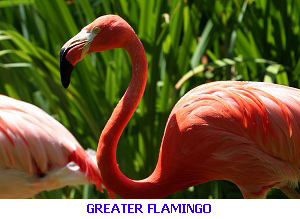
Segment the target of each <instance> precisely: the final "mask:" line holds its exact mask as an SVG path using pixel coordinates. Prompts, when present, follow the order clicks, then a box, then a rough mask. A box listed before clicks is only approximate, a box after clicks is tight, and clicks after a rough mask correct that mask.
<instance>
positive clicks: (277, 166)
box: [159, 81, 300, 198]
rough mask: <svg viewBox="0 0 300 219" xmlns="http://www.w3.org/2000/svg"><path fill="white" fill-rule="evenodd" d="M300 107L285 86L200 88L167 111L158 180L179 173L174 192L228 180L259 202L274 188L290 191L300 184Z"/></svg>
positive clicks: (244, 84) (237, 84) (239, 84)
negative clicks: (209, 182) (161, 176)
mask: <svg viewBox="0 0 300 219" xmlns="http://www.w3.org/2000/svg"><path fill="white" fill-rule="evenodd" d="M299 106H300V92H299V90H298V89H294V88H290V87H286V86H281V85H276V84H269V83H262V82H232V81H226V82H213V83H209V84H205V85H202V86H199V87H197V88H195V89H193V90H191V91H190V92H188V93H187V94H186V95H185V96H184V97H183V98H182V99H181V100H180V101H179V102H178V103H177V104H176V106H175V107H174V109H173V110H172V112H171V115H170V117H169V121H168V123H167V127H166V130H165V136H164V139H163V146H162V148H161V152H160V156H161V158H160V159H159V160H164V163H162V164H160V166H161V169H162V170H161V171H164V170H165V172H166V173H164V174H161V175H170V174H172V173H178V172H180V173H181V175H183V176H184V177H183V178H184V179H182V185H181V187H180V188H179V190H180V189H183V188H186V187H188V186H191V185H195V184H199V183H204V182H207V181H211V180H229V181H231V182H234V183H235V184H236V185H238V186H239V188H240V189H241V191H242V192H243V194H244V197H252V198H253V197H254V198H264V197H265V196H266V194H267V191H268V190H270V189H271V188H273V187H277V188H282V187H285V186H288V187H291V188H294V187H296V186H297V185H298V181H299V180H300V170H299V168H300V143H299V142H300V141H299V140H300V139H299V138H300V137H299V135H300V132H299V127H300V107H299ZM174 136H177V137H176V138H174ZM170 169H171V170H173V171H170ZM168 170H169V171H168ZM174 175H175V174H174ZM173 178H174V180H176V182H177V183H178V184H179V185H180V183H179V182H180V179H178V177H177V178H176V175H175V177H173ZM175 178H176V179H175Z"/></svg>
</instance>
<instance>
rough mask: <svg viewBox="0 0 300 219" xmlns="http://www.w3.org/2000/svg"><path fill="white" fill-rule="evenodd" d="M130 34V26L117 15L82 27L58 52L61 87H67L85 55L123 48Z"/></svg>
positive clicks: (132, 32) (102, 18)
mask: <svg viewBox="0 0 300 219" xmlns="http://www.w3.org/2000/svg"><path fill="white" fill-rule="evenodd" d="M132 34H134V31H133V29H132V28H131V27H130V25H129V24H128V23H127V22H126V21H125V20H123V19H122V18H121V17H119V16H117V15H105V16H101V17H99V18H97V19H96V20H94V21H93V22H92V23H90V24H89V25H87V26H86V27H84V28H83V29H82V30H81V31H80V32H79V33H78V34H77V35H76V36H74V37H73V38H71V39H70V40H69V41H68V42H66V43H65V45H64V46H63V47H62V48H61V50H60V75H61V82H62V84H63V86H64V87H65V88H67V87H68V86H69V84H70V79H71V73H72V71H73V69H74V67H75V65H76V64H77V63H78V62H79V61H81V60H82V59H83V57H84V56H85V55H86V54H90V53H94V52H102V51H105V50H111V49H115V48H124V47H126V44H128V42H129V41H130V39H131V38H132V37H131V36H133V35H132ZM134 35H135V34H134Z"/></svg>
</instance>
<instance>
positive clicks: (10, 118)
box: [0, 95, 113, 198]
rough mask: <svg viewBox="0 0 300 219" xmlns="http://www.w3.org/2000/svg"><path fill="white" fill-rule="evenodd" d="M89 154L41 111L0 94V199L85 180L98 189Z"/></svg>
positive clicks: (97, 175) (84, 182) (83, 182)
mask: <svg viewBox="0 0 300 219" xmlns="http://www.w3.org/2000/svg"><path fill="white" fill-rule="evenodd" d="M92 157H93V154H91V155H88V154H87V153H86V151H85V150H84V149H83V148H82V147H81V146H80V144H79V143H78V142H77V140H76V139H75V138H74V137H73V135H72V134H71V133H70V132H69V131H68V130H67V129H66V128H65V127H64V126H63V125H61V124H60V123H59V122H58V121H56V120H55V119H54V118H52V117H51V116H49V115H48V114H47V113H45V112H44V111H43V110H41V109H39V108H38V107H36V106H34V105H31V104H29V103H25V102H22V101H19V100H15V99H13V98H10V97H7V96H4V95H0V198H29V197H32V196H34V195H36V194H37V193H39V192H42V191H44V190H53V189H58V188H62V187H64V186H67V185H70V186H76V185H82V184H89V183H93V184H96V185H97V188H98V189H99V190H101V191H102V186H103V184H102V179H101V177H100V173H99V170H98V168H97V165H96V161H93V159H92ZM94 157H95V154H94ZM110 196H111V197H113V193H110Z"/></svg>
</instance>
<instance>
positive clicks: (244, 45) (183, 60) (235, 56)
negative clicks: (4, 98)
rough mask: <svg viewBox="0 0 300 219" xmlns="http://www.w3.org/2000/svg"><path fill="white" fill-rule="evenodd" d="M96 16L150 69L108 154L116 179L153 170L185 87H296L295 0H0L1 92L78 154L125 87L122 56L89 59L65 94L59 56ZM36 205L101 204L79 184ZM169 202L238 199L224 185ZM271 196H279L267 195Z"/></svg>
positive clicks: (299, 51)
mask: <svg viewBox="0 0 300 219" xmlns="http://www.w3.org/2000/svg"><path fill="white" fill-rule="evenodd" d="M104 14H118V15H120V16H122V17H123V18H124V19H125V20H126V21H127V22H128V23H129V24H130V25H131V26H132V27H133V29H134V30H135V31H136V33H137V34H138V36H139V38H140V39H141V41H142V43H143V45H144V47H145V50H146V53H147V58H148V61H149V78H148V84H147V88H146V91H145V95H144V97H143V100H142V102H141V104H140V105H139V107H138V109H137V111H136V113H135V115H134V116H133V118H132V120H131V121H130V123H129V125H128V126H127V128H126V130H125V132H124V133H123V135H122V137H121V140H120V142H119V148H118V152H117V157H118V162H119V166H120V168H121V170H122V172H123V173H124V174H125V175H126V176H128V177H130V178H132V179H142V178H144V177H147V176H148V175H149V174H150V173H151V172H152V171H153V169H154V167H155V164H156V162H157V158H158V152H159V147H160V143H161V139H162V135H163V131H164V127H165V123H166V120H167V118H168V115H169V113H170V111H171V109H172V107H173V106H174V104H175V103H176V102H177V101H178V100H179V98H180V97H181V96H183V95H184V94H185V93H186V92H187V91H188V90H190V89H191V88H193V87H195V86H198V85H200V84H203V83H206V82H209V81H214V80H251V81H269V82H273V83H279V84H284V85H289V86H293V87H298V86H299V83H300V81H299V74H300V46H299V45H300V44H299V41H300V37H299V36H300V35H299V28H300V24H299V22H300V19H299V14H300V2H299V1H297V0H287V1H271V0H260V1H254V0H234V1H229V0H222V1H219V0H199V1H198V0H197V1H196V0H194V1H192V0H184V1H183V0H169V1H164V0H149V1H145V0H132V1H123V0H114V1H109V0H89V1H88V0H86V1H81V0H67V1H64V0H51V1H50V0H43V1H40V0H2V1H0V17H1V19H0V92H1V93H2V94H6V95H8V96H11V97H14V98H17V99H21V100H23V101H26V102H29V103H33V104H35V105H37V106H39V107H40V108H42V109H44V110H45V111H46V112H48V113H49V114H51V115H52V116H53V117H54V118H56V119H57V120H58V121H60V122H61V123H62V124H64V125H65V126H66V127H67V128H68V129H69V130H70V131H71V132H72V133H73V134H74V135H75V137H76V138H77V139H78V140H79V142H80V143H81V144H82V145H83V147H85V148H88V147H89V148H93V149H96V147H97V142H98V138H99V135H100V133H101V130H102V129H103V127H104V125H105V124H106V121H107V120H108V118H109V116H110V115H111V112H112V110H113V108H114V107H115V105H116V103H117V102H118V101H119V99H120V98H121V96H122V95H123V93H124V91H125V90H126V88H127V86H128V83H129V81H130V77H131V62H130V59H129V56H128V55H127V54H126V52H124V51H123V50H121V49H116V50H114V51H106V52H103V53H101V54H93V55H89V56H87V57H86V58H84V60H83V61H82V62H80V63H79V64H78V65H77V66H76V68H75V71H74V72H73V75H72V84H71V86H70V87H69V88H68V90H64V89H63V87H62V86H61V84H60V76H59V54H58V53H59V50H60V48H61V46H62V45H63V44H64V43H65V42H66V41H67V40H68V39H70V38H71V37H72V36H74V35H75V34H76V33H77V32H78V31H79V30H80V29H81V28H82V27H84V26H85V25H86V24H88V23H90V22H91V21H93V20H94V19H95V18H97V17H98V16H101V15H104ZM177 82H179V83H177ZM175 85H176V86H175ZM40 197H42V198H99V197H101V198H104V197H107V196H106V194H100V193H98V192H97V191H96V190H95V188H94V187H93V186H84V187H79V188H69V187H67V188H64V189H60V190H56V191H51V192H42V193H41V194H40ZM171 197H172V198H241V197H242V195H241V193H240V192H239V190H238V189H237V187H236V186H235V185H233V184H232V183H229V182H225V181H220V182H211V183H206V184H204V185H199V186H195V187H192V188H190V189H188V190H187V191H182V192H179V193H176V194H174V195H172V196H171ZM270 197H273V198H279V197H284V196H283V195H282V194H281V193H280V192H279V191H275V190H274V191H273V192H272V193H271V194H270Z"/></svg>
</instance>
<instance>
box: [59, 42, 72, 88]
mask: <svg viewBox="0 0 300 219" xmlns="http://www.w3.org/2000/svg"><path fill="white" fill-rule="evenodd" d="M67 53H68V49H65V48H62V49H61V50H60V78H61V83H62V85H63V86H64V88H67V87H68V86H69V84H70V80H71V73H72V71H73V69H74V66H73V65H72V64H71V63H70V62H69V61H68V60H67V58H66V54H67Z"/></svg>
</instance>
